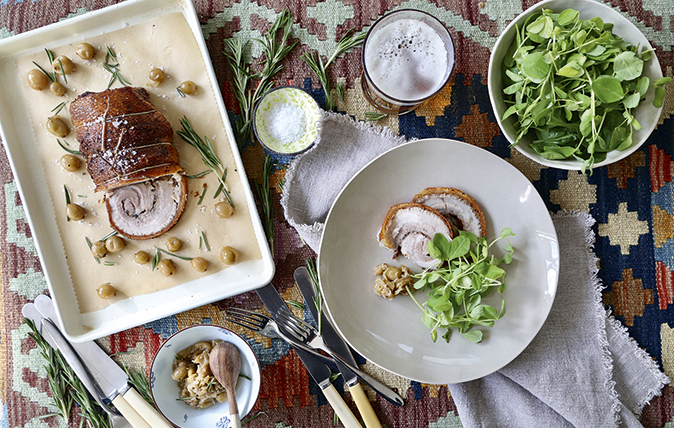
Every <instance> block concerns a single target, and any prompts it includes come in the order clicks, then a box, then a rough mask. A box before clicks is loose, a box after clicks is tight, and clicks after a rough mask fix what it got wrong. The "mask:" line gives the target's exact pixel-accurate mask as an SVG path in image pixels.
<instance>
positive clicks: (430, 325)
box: [421, 313, 437, 329]
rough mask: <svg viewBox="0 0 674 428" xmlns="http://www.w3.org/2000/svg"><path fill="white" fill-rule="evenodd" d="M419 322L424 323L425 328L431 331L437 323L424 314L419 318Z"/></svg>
mask: <svg viewBox="0 0 674 428" xmlns="http://www.w3.org/2000/svg"><path fill="white" fill-rule="evenodd" d="M421 321H422V322H423V323H424V325H426V327H428V328H431V329H432V328H434V327H435V324H436V323H437V320H436V319H435V318H433V317H432V316H430V315H429V314H427V313H424V314H423V315H422V316H421Z"/></svg>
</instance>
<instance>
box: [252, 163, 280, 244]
mask: <svg viewBox="0 0 674 428" xmlns="http://www.w3.org/2000/svg"><path fill="white" fill-rule="evenodd" d="M275 165H276V162H275V161H274V160H273V159H272V158H271V156H270V155H266V156H265V158H264V164H263V165H262V178H261V183H260V184H257V186H256V188H257V193H258V196H259V198H260V202H261V203H262V226H263V227H264V232H265V235H266V236H267V241H268V242H269V247H270V249H271V252H272V254H273V253H274V207H273V203H272V194H271V186H270V184H269V176H270V175H271V174H272V170H273V169H274V166H275Z"/></svg>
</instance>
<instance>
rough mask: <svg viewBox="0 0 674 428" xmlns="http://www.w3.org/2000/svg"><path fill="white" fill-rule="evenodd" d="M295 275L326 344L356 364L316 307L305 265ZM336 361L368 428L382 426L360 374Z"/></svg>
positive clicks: (340, 338)
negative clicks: (359, 378)
mask: <svg viewBox="0 0 674 428" xmlns="http://www.w3.org/2000/svg"><path fill="white" fill-rule="evenodd" d="M294 276H295V282H297V286H298V287H299V288H300V292H301V293H302V297H304V302H305V304H306V305H307V308H309V311H310V312H311V315H312V316H313V317H314V320H315V321H316V322H317V323H320V326H321V330H320V334H321V336H323V340H325V343H326V345H328V347H329V348H330V349H331V350H332V351H334V352H335V353H337V354H339V356H340V357H342V358H344V359H345V360H346V361H347V362H349V363H350V364H352V365H353V366H356V365H357V364H358V363H357V362H356V359H355V358H354V357H353V354H352V353H351V350H350V349H349V347H348V345H347V344H346V342H344V339H342V337H341V336H340V335H339V334H338V333H337V331H335V328H334V327H333V326H332V324H331V323H330V321H329V320H328V317H327V316H325V313H323V312H321V313H319V312H318V308H316V303H315V300H314V298H315V297H316V290H315V288H314V283H313V281H312V280H311V277H310V276H309V272H308V271H307V268H305V267H304V266H300V267H298V268H297V269H295V275H294ZM335 363H336V364H337V368H338V369H339V371H340V373H341V374H342V377H343V378H344V382H345V383H346V385H347V386H348V387H349V392H351V396H352V397H353V399H354V401H355V402H356V406H358V411H360V415H361V416H362V417H363V421H364V422H365V426H366V427H367V428H381V422H379V418H378V417H377V414H376V413H375V412H374V409H373V408H372V404H371V403H370V400H369V399H368V398H367V395H365V391H363V387H362V385H361V384H360V382H359V381H358V376H356V374H355V373H354V372H353V371H351V369H350V368H348V367H347V366H346V365H344V364H343V363H342V362H341V361H339V360H338V359H335Z"/></svg>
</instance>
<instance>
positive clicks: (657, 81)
mask: <svg viewBox="0 0 674 428" xmlns="http://www.w3.org/2000/svg"><path fill="white" fill-rule="evenodd" d="M671 81H672V78H671V77H670V76H666V77H661V78H659V79H655V81H654V82H653V86H664V85H666V84H668V83H671Z"/></svg>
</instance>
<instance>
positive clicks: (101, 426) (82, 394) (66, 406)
mask: <svg viewBox="0 0 674 428" xmlns="http://www.w3.org/2000/svg"><path fill="white" fill-rule="evenodd" d="M24 321H25V322H26V324H27V325H28V326H29V327H30V329H31V332H30V333H28V335H29V336H30V337H31V338H32V339H33V340H34V341H35V343H36V344H37V345H38V348H39V349H40V355H41V356H42V357H43V358H44V360H45V363H46V364H45V366H44V368H45V370H46V371H47V376H48V381H49V387H50V388H51V390H52V399H53V400H54V405H55V406H56V407H57V409H58V415H59V416H61V417H62V418H63V419H64V420H65V421H66V422H68V419H69V416H70V409H71V408H72V406H73V404H74V403H77V404H78V405H79V408H80V415H81V417H82V418H83V419H85V420H87V421H88V422H89V426H90V427H92V428H112V426H111V424H110V419H109V418H108V414H107V413H105V411H103V409H101V408H100V407H99V406H98V405H97V404H96V402H94V401H93V399H92V398H91V395H89V392H88V391H87V390H86V388H85V387H84V385H83V384H82V382H81V381H80V379H79V378H78V377H77V375H75V372H74V371H73V369H72V368H71V367H70V365H69V364H68V363H67V362H66V361H65V358H63V355H62V354H61V352H60V351H59V350H57V349H54V348H52V347H51V346H50V345H49V343H47V341H46V340H45V339H44V338H43V337H42V336H41V335H40V333H39V331H38V330H37V327H36V326H35V323H33V322H32V321H31V320H29V319H27V318H25V319H24Z"/></svg>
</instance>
